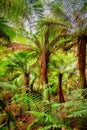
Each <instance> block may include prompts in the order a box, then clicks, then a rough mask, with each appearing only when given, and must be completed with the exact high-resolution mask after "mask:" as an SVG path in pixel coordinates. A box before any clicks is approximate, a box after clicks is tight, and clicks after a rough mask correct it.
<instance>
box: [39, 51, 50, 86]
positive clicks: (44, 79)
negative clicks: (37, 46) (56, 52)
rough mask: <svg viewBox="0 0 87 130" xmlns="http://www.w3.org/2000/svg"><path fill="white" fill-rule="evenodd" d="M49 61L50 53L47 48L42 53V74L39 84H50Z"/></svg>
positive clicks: (40, 62)
mask: <svg viewBox="0 0 87 130" xmlns="http://www.w3.org/2000/svg"><path fill="white" fill-rule="evenodd" d="M48 63H49V55H48V54H47V53H46V50H45V49H43V50H42V52H41V55H40V60H39V64H40V76H39V84H42V85H43V84H48Z"/></svg>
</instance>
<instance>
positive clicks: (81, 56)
mask: <svg viewBox="0 0 87 130" xmlns="http://www.w3.org/2000/svg"><path fill="white" fill-rule="evenodd" d="M86 43H87V36H85V35H83V36H80V37H79V38H78V45H77V46H78V66H79V74H80V88H87V86H86Z"/></svg>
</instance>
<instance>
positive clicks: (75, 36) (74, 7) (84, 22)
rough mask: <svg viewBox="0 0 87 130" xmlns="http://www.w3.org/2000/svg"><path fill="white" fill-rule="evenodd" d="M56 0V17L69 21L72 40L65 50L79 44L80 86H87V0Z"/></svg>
mask: <svg viewBox="0 0 87 130" xmlns="http://www.w3.org/2000/svg"><path fill="white" fill-rule="evenodd" d="M59 4H60V2H59V1H56V0H55V1H54V3H53V5H52V8H51V9H52V10H53V13H55V14H56V17H63V19H64V21H67V22H68V23H69V24H68V25H69V26H67V34H68V35H69V36H70V35H71V37H72V38H71V41H70V42H66V43H65V47H64V50H69V49H70V48H72V47H73V46H74V45H77V52H78V65H79V74H80V88H87V84H86V45H87V15H86V14H87V6H86V5H87V1H83V0H80V1H79V0H77V1H75V0H74V1H71V0H67V1H63V0H62V1H61V4H60V6H59Z"/></svg>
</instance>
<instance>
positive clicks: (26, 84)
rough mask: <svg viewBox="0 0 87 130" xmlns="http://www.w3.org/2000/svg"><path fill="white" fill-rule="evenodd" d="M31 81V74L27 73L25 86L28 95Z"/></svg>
mask: <svg viewBox="0 0 87 130" xmlns="http://www.w3.org/2000/svg"><path fill="white" fill-rule="evenodd" d="M29 79H30V77H29V73H25V74H24V86H25V87H26V93H28V92H29V89H30V88H29Z"/></svg>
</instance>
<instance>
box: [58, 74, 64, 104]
mask: <svg viewBox="0 0 87 130" xmlns="http://www.w3.org/2000/svg"><path fill="white" fill-rule="evenodd" d="M62 76H63V74H61V73H59V76H58V79H59V87H58V95H59V102H60V103H62V102H65V100H64V95H63V90H62Z"/></svg>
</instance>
